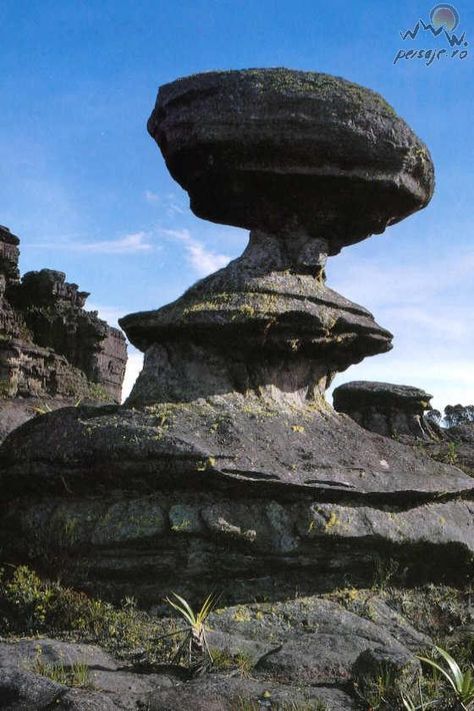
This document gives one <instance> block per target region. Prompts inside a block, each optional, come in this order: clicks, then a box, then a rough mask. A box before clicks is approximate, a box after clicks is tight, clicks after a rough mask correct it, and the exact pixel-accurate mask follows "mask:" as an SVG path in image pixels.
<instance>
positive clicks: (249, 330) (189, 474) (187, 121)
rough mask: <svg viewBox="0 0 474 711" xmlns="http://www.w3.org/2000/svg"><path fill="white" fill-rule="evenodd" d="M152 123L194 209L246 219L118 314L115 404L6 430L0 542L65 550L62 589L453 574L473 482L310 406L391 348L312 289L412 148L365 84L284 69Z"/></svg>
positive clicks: (173, 87) (220, 85)
mask: <svg viewBox="0 0 474 711" xmlns="http://www.w3.org/2000/svg"><path fill="white" fill-rule="evenodd" d="M148 127H149V131H150V132H151V134H152V136H153V137H154V138H155V139H156V141H157V143H158V145H159V147H160V149H161V151H162V154H163V156H164V158H165V160H166V163H167V166H168V168H169V169H170V171H171V173H172V175H173V176H174V177H175V178H176V179H177V180H178V181H179V182H180V184H181V185H182V186H183V187H184V188H185V189H186V190H187V191H188V193H189V195H190V200H191V208H192V209H193V210H194V212H195V213H196V214H197V215H199V216H203V217H205V218H206V219H210V220H213V221H216V222H224V223H228V224H233V225H240V226H245V227H248V228H250V230H251V232H250V241H249V245H248V247H247V249H246V250H245V252H244V253H243V255H242V256H241V257H239V258H238V259H236V260H234V261H233V262H231V263H230V264H229V265H228V266H227V267H226V268H224V269H221V270H220V271H218V272H216V273H215V274H213V275H211V276H209V277H207V278H205V279H203V280H201V281H199V282H198V283H197V284H195V285H194V286H192V287H191V288H190V289H189V290H188V291H187V292H186V293H185V294H184V295H183V296H182V297H181V298H179V299H177V300H176V301H175V302H174V303H172V304H169V305H167V306H164V307H163V308H160V309H158V310H156V311H150V312H146V313H136V314H131V315H129V316H126V317H125V318H123V319H122V320H121V325H122V327H123V328H124V330H125V332H126V333H127V335H128V337H129V339H130V340H131V342H132V343H133V344H134V345H136V346H137V347H138V348H140V349H141V350H143V351H144V353H145V361H144V367H143V370H142V372H141V374H140V376H139V378H138V380H137V382H136V384H135V386H134V388H133V391H132V393H131V395H130V397H129V398H128V400H127V402H126V403H125V405H124V406H122V407H119V406H111V407H104V408H99V409H97V408H87V407H80V408H70V409H66V410H63V411H62V412H61V413H49V414H46V415H44V416H43V417H41V418H37V419H35V420H34V421H31V422H28V423H27V424H25V425H24V426H23V427H22V428H20V429H18V430H17V431H16V432H14V433H13V434H11V435H10V436H9V437H8V438H7V440H6V441H5V442H4V444H3V445H2V447H1V449H0V471H1V474H0V477H1V480H0V488H1V490H2V491H8V492H9V493H8V497H7V499H8V500H7V501H6V502H5V508H4V512H3V515H2V517H1V522H0V525H1V530H0V545H1V546H2V547H3V550H4V551H6V552H7V553H8V555H9V556H10V558H11V559H15V558H16V559H22V560H25V559H29V560H32V561H35V562H36V563H38V564H42V565H46V563H47V561H46V557H45V551H47V552H48V555H49V556H50V557H51V556H53V557H54V555H59V556H61V557H62V558H64V557H66V558H67V557H70V558H72V559H73V560H74V565H73V566H71V569H70V570H69V571H67V572H65V573H64V576H65V577H66V579H69V580H70V581H71V582H74V583H77V584H78V585H80V586H83V587H86V588H89V589H94V590H96V591H101V592H102V593H104V594H107V595H109V596H111V597H123V596H124V595H133V596H135V597H137V598H138V599H139V600H140V601H141V602H142V603H143V604H153V603H154V602H155V601H156V600H157V599H158V598H160V597H161V596H162V595H166V594H168V593H169V591H170V590H177V591H178V592H180V593H183V594H185V595H186V596H187V597H189V599H190V600H199V599H200V598H202V596H204V595H205V594H207V593H208V592H209V590H210V589H213V588H216V587H217V588H218V589H222V591H223V596H224V597H223V599H225V600H226V601H227V602H237V601H244V602H245V601H248V600H249V599H252V600H255V599H256V598H257V599H263V598H264V599H267V600H275V599H276V600H282V599H284V598H290V597H292V596H294V594H295V589H298V590H299V591H300V592H301V593H302V594H304V593H308V594H313V593H314V592H315V591H318V590H326V589H331V588H334V587H336V586H338V585H342V584H347V580H351V582H352V583H353V584H354V585H362V584H364V583H368V582H369V583H370V582H371V581H372V580H373V576H374V570H375V569H376V567H377V561H379V560H380V558H382V559H390V558H395V559H396V560H397V561H398V564H399V569H400V571H403V576H404V582H407V581H426V580H434V579H439V578H442V579H452V580H456V579H457V578H458V577H459V576H460V575H462V576H465V575H466V571H467V569H468V568H469V566H470V565H471V562H470V561H471V560H472V554H473V553H474V530H473V527H472V525H471V523H472V515H473V513H474V505H473V503H472V492H473V490H474V480H473V479H472V478H470V477H468V476H467V475H466V474H464V473H463V472H462V471H460V470H459V469H457V468H455V467H452V466H450V465H449V464H447V463H443V462H435V461H431V460H430V459H429V458H427V457H425V456H423V455H422V454H421V453H418V452H416V451H414V450H413V448H411V447H407V446H405V445H403V444H401V443H399V442H396V441H393V440H391V439H388V438H386V437H382V436H380V435H378V434H375V433H372V432H368V431H366V430H364V429H362V428H361V427H359V425H357V424H356V423H355V422H354V421H353V420H352V419H351V418H350V417H347V416H346V415H343V414H339V413H337V412H335V411H334V410H333V409H332V408H331V407H330V406H329V404H328V403H327V402H326V399H325V391H326V389H327V388H328V386H329V385H330V383H331V381H332V379H333V378H334V376H335V374H336V373H337V372H340V371H343V370H345V369H346V368H347V367H349V366H350V365H351V364H354V363H358V362H360V361H361V360H362V359H363V358H364V357H366V356H369V355H374V354H377V353H384V352H386V351H388V350H389V349H390V348H391V347H392V343H391V342H392V335H391V334H390V333H389V332H388V331H387V330H385V329H384V328H382V327H381V326H379V325H378V324H377V323H376V322H375V320H374V318H373V316H372V314H370V313H369V312H368V311H367V310H366V309H364V308H363V307H362V306H359V305H357V304H354V303H352V302H350V301H349V300H347V299H346V298H344V297H343V296H340V295H339V294H337V293H336V292H334V291H333V290H332V289H330V288H329V287H328V286H327V285H326V278H325V263H326V259H327V257H328V256H329V255H335V254H337V253H338V252H339V251H340V249H341V248H342V247H344V246H347V245H350V244H352V243H354V242H357V241H360V240H361V239H364V238H365V237H368V236H369V235H370V234H372V233H374V232H383V230H384V229H385V228H386V227H387V226H389V225H391V224H393V223H394V222H397V221H399V220H401V219H403V218H404V217H406V216H408V215H410V214H411V213H413V212H414V211H416V210H418V209H421V208H423V207H424V206H425V205H426V204H427V203H428V201H429V199H430V197H431V194H432V192H433V186H434V178H433V166H432V162H431V159H430V156H429V153H428V151H427V149H426V147H425V146H424V145H423V143H422V142H421V141H420V140H419V139H418V138H417V137H416V136H415V135H414V133H413V132H412V131H411V130H410V128H409V127H408V126H407V124H406V123H405V122H404V121H403V120H402V119H401V118H399V117H398V116H397V115H396V113H395V112H394V111H393V109H392V108H391V107H390V106H389V105H388V104H387V103H386V102H385V101H384V100H383V99H382V98H381V97H380V96H378V95H377V94H375V93H374V92H372V91H369V90H368V89H364V88H363V87H359V86H356V85H354V84H351V83H349V82H347V81H345V80H343V79H337V78H334V77H328V76H327V75H321V74H312V73H305V72H293V71H289V70H285V69H262V70H249V71H236V72H211V73H208V74H202V75H196V76H193V77H188V78H186V79H181V80H178V81H177V82H173V83H172V84H169V85H167V86H165V87H163V88H162V89H160V92H159V95H158V100H157V103H156V106H155V109H154V111H153V114H152V116H151V118H150V121H149V124H148ZM463 579H464V577H463Z"/></svg>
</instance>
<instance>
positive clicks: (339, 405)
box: [333, 380, 439, 440]
mask: <svg viewBox="0 0 474 711" xmlns="http://www.w3.org/2000/svg"><path fill="white" fill-rule="evenodd" d="M432 397H433V396H432V395H429V394H428V393H427V392H425V391H424V390H421V389H420V388H415V387H412V386H410V385H394V384H393V383H379V382H371V381H367V380H359V381H353V382H350V383H344V384H343V385H340V386H339V387H338V388H336V389H335V390H334V392H333V405H334V409H335V410H337V412H343V413H345V414H346V415H349V417H351V418H352V419H353V420H355V421H356V422H357V423H358V424H359V425H360V426H361V427H364V428H365V429H366V430H370V431H371V432H377V433H378V434H381V435H384V436H386V437H394V438H400V437H405V438H407V437H408V438H415V439H423V440H430V439H432V438H433V437H434V438H439V428H438V427H436V425H435V423H434V422H433V421H430V420H429V419H428V420H427V419H426V418H425V414H426V413H427V411H430V410H431V407H430V400H431V398H432Z"/></svg>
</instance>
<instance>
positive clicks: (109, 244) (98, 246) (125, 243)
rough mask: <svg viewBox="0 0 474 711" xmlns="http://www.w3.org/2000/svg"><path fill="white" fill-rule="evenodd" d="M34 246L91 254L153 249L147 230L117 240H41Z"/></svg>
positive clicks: (148, 250)
mask: <svg viewBox="0 0 474 711" xmlns="http://www.w3.org/2000/svg"><path fill="white" fill-rule="evenodd" d="M33 246H34V247H39V248H44V249H55V250H58V249H61V250H64V251H67V252H87V253H89V254H134V253H136V252H150V251H151V250H152V249H153V245H152V244H151V243H150V235H149V234H148V233H147V232H133V233H132V234H128V235H124V236H123V237H120V238H118V239H115V240H103V241H99V242H72V241H71V242H59V241H58V242H40V243H38V244H35V245H33Z"/></svg>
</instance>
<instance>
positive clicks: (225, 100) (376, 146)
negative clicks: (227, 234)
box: [148, 68, 434, 254]
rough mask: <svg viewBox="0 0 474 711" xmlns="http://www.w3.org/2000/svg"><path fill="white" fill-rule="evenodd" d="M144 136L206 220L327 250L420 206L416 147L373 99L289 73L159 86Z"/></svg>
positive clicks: (196, 78) (426, 169)
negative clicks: (320, 243) (318, 243)
mask: <svg viewBox="0 0 474 711" xmlns="http://www.w3.org/2000/svg"><path fill="white" fill-rule="evenodd" d="M148 130H149V132H150V134H151V135H152V136H153V138H154V139H155V140H156V142H157V143H158V145H159V146H160V148H161V151H162V153H163V156H164V158H165V160H166V164H167V166H168V169H169V171H170V173H171V175H172V176H173V177H174V178H175V180H177V181H178V182H179V183H180V185H181V186H182V187H183V188H184V189H185V190H187V192H188V193H189V196H190V199H191V209H192V210H193V212H194V213H195V214H196V215H198V216H199V217H203V218H204V219H206V220H211V221H213V222H219V223H224V224H230V225H237V226H239V227H245V228H250V229H255V228H260V229H263V230H266V231H269V232H274V233H281V232H283V233H287V232H289V233H291V232H298V230H303V231H304V232H306V233H307V234H309V235H311V236H314V237H318V238H322V239H325V240H327V241H328V242H329V254H337V253H338V252H339V251H340V249H341V248H342V247H344V246H345V245H348V244H353V243H355V242H358V241H360V240H362V239H364V238H365V237H367V236H369V235H371V234H373V233H380V232H383V231H384V230H385V227H386V226H387V225H390V224H393V223H394V222H398V221H399V220H402V219H403V218H404V217H406V216H407V215H409V214H411V213H413V212H415V211H416V210H419V209H420V208H422V207H424V206H425V205H426V204H427V203H428V202H429V200H430V198H431V195H432V192H433V186H434V177H433V165H432V162H431V159H430V156H429V153H428V150H427V148H426V146H425V145H424V144H423V143H422V142H421V141H420V140H419V139H418V138H417V137H416V136H415V134H414V133H413V131H412V130H411V129H410V128H409V126H408V125H407V124H406V123H405V122H404V121H403V120H402V119H401V118H400V117H398V116H397V114H396V113H395V111H394V110H393V109H392V108H391V106H390V105H389V104H388V103H387V102H386V101H385V100H384V99H383V98H382V97H381V96H380V95H379V94H377V93H375V92H373V91H371V90H369V89H366V88H364V87H362V86H359V85H357V84H353V83H351V82H348V81H346V80H344V79H340V78H337V77H333V76H329V75H327V74H317V73H313V72H302V71H291V70H288V69H283V68H278V69H249V70H243V71H224V72H209V73H204V74H196V75H193V76H190V77H186V78H183V79H179V80H177V81H175V82H172V83H170V84H166V85H165V86H163V87H161V89H160V91H159V94H158V99H157V102H156V106H155V109H154V111H153V113H152V115H151V117H150V119H149V121H148Z"/></svg>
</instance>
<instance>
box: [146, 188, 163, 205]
mask: <svg viewBox="0 0 474 711" xmlns="http://www.w3.org/2000/svg"><path fill="white" fill-rule="evenodd" d="M145 200H146V201H147V202H149V203H151V204H152V205H153V204H156V203H157V202H160V196H159V195H157V193H154V192H153V191H152V190H145Z"/></svg>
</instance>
